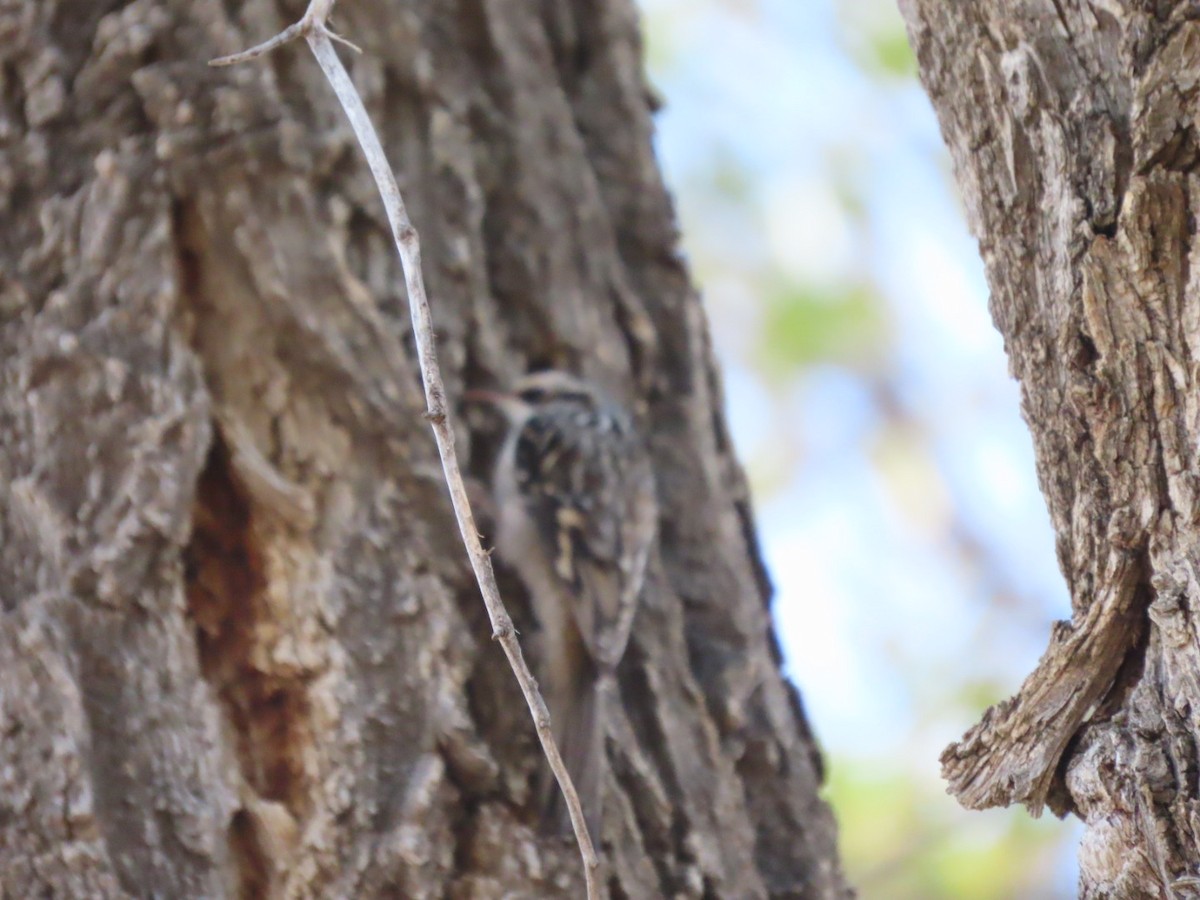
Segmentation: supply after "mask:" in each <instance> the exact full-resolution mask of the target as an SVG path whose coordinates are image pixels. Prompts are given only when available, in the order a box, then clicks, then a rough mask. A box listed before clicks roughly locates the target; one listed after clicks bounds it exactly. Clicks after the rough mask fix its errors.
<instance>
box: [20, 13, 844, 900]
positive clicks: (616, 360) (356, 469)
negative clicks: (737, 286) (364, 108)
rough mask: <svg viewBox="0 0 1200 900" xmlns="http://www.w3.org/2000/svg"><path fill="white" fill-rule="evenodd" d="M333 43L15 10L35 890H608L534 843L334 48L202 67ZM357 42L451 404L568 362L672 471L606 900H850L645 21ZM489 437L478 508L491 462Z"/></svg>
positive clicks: (375, 16)
mask: <svg viewBox="0 0 1200 900" xmlns="http://www.w3.org/2000/svg"><path fill="white" fill-rule="evenodd" d="M303 7H304V3H303V2H300V0H295V2H286V3H283V2H279V3H277V2H271V0H248V2H245V3H223V2H220V0H134V2H131V3H121V2H111V0H110V2H92V0H88V2H67V0H24V2H19V0H18V2H12V0H7V2H0V216H2V220H3V228H2V229H0V601H2V604H0V734H2V738H0V894H3V895H4V896H11V897H33V896H55V897H88V898H92V897H120V896H136V897H150V896H157V897H172V898H174V897H179V898H183V897H232V896H241V897H262V896H280V897H282V896H289V897H366V898H369V897H382V896H397V897H413V898H415V897H433V896H450V897H463V898H468V897H479V898H494V897H501V896H504V897H541V896H552V895H568V896H579V895H580V894H581V884H582V880H581V873H580V865H579V860H578V856H577V851H576V849H575V847H574V845H573V844H571V843H569V842H562V843H560V842H552V841H547V840H544V839H541V838H539V837H538V836H537V833H536V824H537V823H536V822H535V821H534V820H533V812H532V810H531V808H530V805H531V804H530V800H531V797H530V784H531V781H532V779H533V777H534V775H535V773H536V772H537V770H538V768H539V767H540V766H541V765H543V763H542V761H541V759H540V756H539V753H538V751H537V748H536V743H535V740H534V736H533V728H532V725H531V723H530V722H529V721H528V715H527V712H526V710H525V708H524V705H523V704H522V702H521V699H520V695H519V693H518V690H517V687H516V684H515V682H514V680H513V677H512V675H511V673H510V672H509V670H508V668H507V666H506V665H505V663H504V660H503V658H502V656H501V654H500V652H499V649H498V648H497V647H496V646H494V645H493V644H492V643H491V642H490V641H489V639H488V635H489V628H488V625H487V623H486V619H485V618H484V613H483V608H482V605H481V603H480V601H479V598H478V594H477V589H476V587H475V584H474V581H473V580H472V578H471V575H470V572H469V569H468V568H467V565H466V562H465V557H464V554H463V552H462V550H461V547H460V545H459V541H458V537H457V534H456V531H455V526H454V523H453V520H452V518H451V515H450V509H449V505H448V500H447V497H446V494H445V490H444V486H443V484H442V481H441V474H440V470H439V468H438V464H437V458H436V453H435V450H434V445H433V441H432V438H431V435H430V432H429V427H428V424H427V423H426V422H425V421H424V420H423V419H422V416H421V410H422V408H423V405H422V400H421V397H420V393H419V390H418V380H417V372H416V367H415V364H414V360H413V353H412V348H411V338H410V334H409V326H408V324H407V317H406V314H405V298H404V296H403V287H402V285H403V279H402V277H401V274H400V271H399V264H398V261H397V259H396V258H395V256H394V252H393V249H392V247H391V240H390V237H389V232H388V228H387V225H386V223H385V221H384V219H383V212H382V210H381V208H380V205H379V202H378V199H377V197H376V195H375V188H374V186H373V184H372V183H371V181H370V179H369V176H368V175H367V172H366V168H365V165H364V164H363V162H362V160H361V157H360V155H359V152H358V150H357V148H356V146H355V145H354V142H353V139H352V137H351V134H350V131H349V128H348V126H347V125H346V124H345V122H344V120H343V117H342V114H341V112H340V110H339V109H338V107H337V105H336V103H335V101H334V99H333V97H332V94H331V92H330V90H329V88H328V86H327V85H326V84H325V83H324V81H323V80H322V78H321V75H320V72H319V70H318V68H317V66H316V64H315V63H314V62H313V61H312V60H311V59H310V58H309V57H308V54H307V50H306V49H305V48H304V47H303V46H302V45H299V46H293V47H291V48H287V49H284V50H282V51H279V52H277V53H276V54H274V55H272V56H271V57H269V58H268V59H266V60H264V61H260V62H258V63H255V64H252V65H246V66H242V67H239V68H236V69H233V70H223V71H214V70H211V69H208V68H207V67H206V66H205V62H206V60H208V59H210V58H212V57H214V56H218V55H220V54H222V53H228V52H233V51H236V50H239V49H242V48H243V47H246V46H249V45H250V44H251V43H254V42H255V41H257V40H259V39H262V38H265V37H267V36H269V35H271V34H274V33H275V32H277V31H278V30H279V29H280V28H281V27H282V26H284V25H286V24H287V23H288V22H290V21H293V20H294V19H296V18H297V17H298V16H299V14H300V13H301V12H302V11H303ZM338 25H339V27H340V29H341V30H342V31H344V32H345V33H346V34H347V35H348V36H350V37H352V38H353V39H354V40H355V41H357V42H358V43H360V44H361V45H362V46H363V47H364V49H365V50H366V54H365V55H364V56H362V57H355V58H353V59H352V60H350V64H351V67H352V73H353V76H354V78H355V80H356V82H357V83H358V85H359V87H360V89H361V90H362V92H363V93H364V96H365V98H366V100H367V103H368V106H369V108H370V109H371V111H372V114H373V115H374V116H375V118H376V121H377V123H378V124H379V125H380V127H381V131H382V134H383V137H384V142H385V144H386V145H387V148H388V151H389V152H390V153H391V154H392V157H393V162H394V165H395V167H396V169H397V170H398V172H399V173H400V176H401V180H402V187H403V188H404V190H405V194H406V199H407V200H408V203H409V206H410V208H411V211H412V214H413V219H414V221H415V223H416V225H417V227H418V228H419V229H420V230H421V233H422V238H423V242H424V247H425V268H426V276H427V279H428V282H429V285H430V289H431V293H432V296H433V298H434V303H435V316H436V317H437V326H438V329H439V335H440V349H441V355H442V361H443V366H444V369H445V372H446V375H447V379H448V382H449V386H450V388H451V391H452V394H454V395H455V396H461V392H462V391H463V390H464V389H465V388H467V387H481V386H492V385H496V384H501V385H502V384H505V383H508V382H510V381H511V380H512V379H513V378H514V377H515V376H516V375H518V374H519V373H521V372H523V371H525V370H526V369H528V368H530V367H535V366H545V365H559V366H565V367H569V368H574V369H577V370H581V371H584V372H586V373H587V374H588V375H590V376H591V377H594V378H597V379H600V380H603V381H605V382H607V383H608V384H610V386H612V388H613V389H614V390H616V391H618V392H619V393H620V394H621V395H622V396H623V397H624V398H625V399H626V400H628V401H629V402H630V403H631V405H632V406H633V407H634V408H635V409H636V410H637V412H638V415H639V418H640V420H641V421H642V422H643V423H644V426H645V428H646V431H647V434H648V437H649V442H650V444H651V446H652V451H653V455H654V459H655V464H656V469H657V476H658V486H659V492H660V495H661V503H662V507H663V516H662V523H661V536H660V544H659V547H658V549H657V551H656V554H655V557H654V560H653V563H652V567H651V574H650V577H649V580H650V584H649V587H648V589H647V591H646V594H645V598H644V602H643V608H642V610H641V612H640V614H639V617H638V620H637V623H636V627H635V634H634V638H633V641H632V645H631V648H630V650H629V652H628V655H627V657H626V659H625V662H624V664H623V666H622V670H621V683H620V696H621V701H622V702H621V706H622V713H621V715H620V716H619V717H618V720H617V721H616V722H615V723H614V726H613V729H612V734H611V736H610V741H609V756H610V759H611V762H612V771H613V774H612V777H611V778H610V781H609V784H608V786H607V791H608V793H607V796H608V802H607V809H608V810H609V812H610V814H609V815H608V816H607V817H606V822H605V828H604V835H603V837H604V844H605V847H606V850H607V852H608V859H609V861H610V866H609V870H608V876H607V887H608V889H609V891H610V892H611V894H612V896H614V897H629V898H638V900H640V898H649V897H657V896H677V897H697V898H698V897H737V898H741V897H768V896H772V897H814V898H817V897H819V898H826V897H843V896H847V895H848V894H849V892H848V890H847V888H846V887H845V885H844V881H843V878H842V875H841V873H840V870H839V867H838V863H837V860H836V854H835V848H834V825H833V821H832V817H831V816H830V813H829V811H828V809H827V808H826V807H825V805H824V804H823V803H822V802H821V801H820V800H819V799H818V796H817V790H818V787H819V785H820V782H821V777H822V773H821V761H820V757H819V754H818V752H817V750H816V748H815V745H814V741H813V738H812V736H811V734H810V733H809V731H808V728H807V725H806V722H805V718H804V713H803V711H802V709H801V707H800V704H799V701H798V698H797V696H796V695H795V693H794V691H793V690H792V689H791V688H790V687H789V686H788V685H787V684H786V683H785V682H784V680H783V679H782V678H781V676H780V673H779V658H778V653H777V649H776V646H775V643H774V640H773V638H772V635H771V632H770V626H769V621H768V615H767V605H766V601H767V598H768V593H769V590H768V586H767V584H766V581H765V579H764V577H763V573H762V570H761V566H760V564H759V561H758V551H757V548H756V546H755V539H754V530H753V526H752V523H751V517H750V511H749V505H748V501H747V496H746V487H745V483H744V481H743V479H742V475H741V473H740V470H739V469H738V466H737V464H736V462H735V461H734V459H733V457H732V452H731V449H730V444H729V438H728V434H727V431H726V427H725V423H724V420H723V418H722V416H721V414H720V411H719V409H720V385H719V380H718V377H717V374H716V370H715V367H714V364H713V360H712V356H711V350H710V346H709V341H708V337H707V334H706V330H705V329H706V325H705V321H704V317H703V314H702V312H701V308H700V305H699V303H698V301H697V298H696V296H695V293H694V291H693V290H692V288H691V286H690V284H689V281H688V276H687V272H686V269H685V267H684V265H683V263H682V261H681V259H680V257H679V253H678V247H677V242H678V238H677V234H676V231H675V224H674V218H673V213H672V209H671V205H670V202H669V198H668V197H667V195H666V193H665V191H664V189H663V186H662V182H661V178H660V175H659V173H658V170H657V167H656V164H655V160H654V157H653V153H652V150H651V144H650V132H651V127H652V126H651V109H652V101H651V100H650V94H649V91H648V88H647V86H646V84H645V82H644V79H643V76H642V74H641V63H640V52H641V48H640V43H639V38H638V33H637V23H636V18H635V14H634V10H633V8H632V6H631V3H630V2H629V0H606V2H603V3H597V2H592V0H587V2H579V0H542V2H539V3H530V2H527V0H454V2H445V0H437V2H429V0H424V2H400V0H392V2H385V0H354V2H349V0H345V2H343V4H342V8H340V9H339V10H338ZM458 421H459V424H460V433H459V435H458V440H459V446H460V451H461V452H463V453H465V454H468V455H469V459H470V461H471V466H472V470H473V471H474V472H475V474H476V476H477V477H482V476H483V475H484V473H485V472H486V467H487V465H488V462H489V457H490V454H491V453H492V452H493V451H494V445H495V439H496V435H495V434H494V433H491V432H490V431H489V429H488V427H487V423H486V422H474V423H472V422H469V421H468V420H467V419H464V418H462V417H460V418H459V420H458ZM468 424H473V425H474V431H473V432H472V433H469V432H468V430H467V425H468ZM501 576H502V588H504V590H505V594H506V597H507V598H508V600H509V603H510V605H511V606H512V607H513V608H514V612H515V614H516V616H517V618H518V625H519V626H522V625H523V626H524V627H523V631H525V632H526V634H527V635H528V637H527V640H529V641H532V640H533V639H534V638H535V636H536V626H535V623H533V622H532V621H530V616H529V612H528V609H527V607H526V606H525V605H524V597H523V594H522V586H521V585H520V584H519V583H518V582H517V581H516V580H515V579H514V578H513V577H512V576H511V574H509V575H508V577H507V578H505V577H504V573H503V571H501ZM534 650H536V648H534Z"/></svg>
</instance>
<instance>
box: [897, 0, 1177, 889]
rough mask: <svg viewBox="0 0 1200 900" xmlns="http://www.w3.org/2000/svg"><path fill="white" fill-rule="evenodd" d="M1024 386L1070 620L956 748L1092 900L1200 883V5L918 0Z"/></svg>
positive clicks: (982, 800)
mask: <svg viewBox="0 0 1200 900" xmlns="http://www.w3.org/2000/svg"><path fill="white" fill-rule="evenodd" d="M901 8H902V12H903V13H904V15H905V17H906V19H907V21H908V25H909V32H910V38H911V40H912V44H913V46H914V48H915V49H916V52H917V57H918V60H919V64H920V69H921V75H922V79H923V80H924V83H925V86H926V88H927V89H928V91H929V94H930V96H931V97H932V99H933V103H934V106H935V107H936V109H937V112H938V115H939V117H940V120H941V125H942V131H943V134H944V136H945V139H946V142H947V143H948V144H949V146H950V151H951V154H952V156H953V158H954V163H955V171H956V174H957V176H958V181H959V184H960V186H961V187H962V191H963V195H964V200H965V205H966V208H967V215H968V217H969V219H970V222H971V226H972V229H973V231H974V232H975V234H976V236H977V237H978V239H979V245H980V251H981V253H982V254H983V259H984V261H985V263H986V265H987V272H988V279H989V283H990V285H991V293H992V296H991V308H992V314H993V316H994V318H995V321H996V325H997V326H998V327H999V329H1000V331H1001V332H1002V333H1003V335H1004V339H1005V344H1006V347H1007V349H1008V354H1009V358H1010V362H1011V366H1012V371H1013V373H1014V375H1015V376H1016V377H1017V378H1018V379H1019V380H1020V383H1021V388H1022V398H1023V408H1024V412H1025V417H1026V419H1027V420H1028V422H1029V426H1030V429H1031V430H1032V432H1033V438H1034V444H1035V447H1036V450H1037V460H1038V475H1039V478H1040V480H1041V485H1042V491H1043V493H1044V494H1045V495H1046V501H1047V503H1048V505H1049V508H1050V515H1051V518H1052V520H1053V523H1054V527H1055V530H1056V531H1057V535H1058V542H1057V549H1058V559H1059V563H1060V565H1061V567H1062V570H1063V573H1064V575H1065V576H1066V579H1067V583H1068V585H1069V587H1070V591H1071V597H1072V607H1073V616H1072V619H1071V621H1070V622H1069V623H1060V624H1059V625H1058V626H1057V627H1056V628H1055V630H1054V632H1053V634H1052V635H1051V637H1050V645H1049V648H1048V649H1047V651H1046V653H1045V655H1044V656H1043V658H1042V660H1041V662H1040V663H1039V665H1038V667H1037V669H1036V670H1035V671H1034V672H1033V673H1032V674H1031V675H1030V676H1029V678H1028V679H1027V680H1026V681H1025V683H1024V685H1023V686H1022V688H1021V690H1020V692H1019V694H1018V695H1017V696H1016V697H1015V698H1013V699H1011V700H1008V701H1006V702H1004V703H1002V704H1000V705H999V706H997V707H995V708H994V709H992V710H990V711H989V712H988V713H987V715H986V716H985V717H984V719H983V721H982V722H981V723H980V724H978V725H977V726H975V728H974V729H972V730H971V731H970V732H969V733H968V734H967V736H966V737H965V738H964V739H963V740H962V741H961V742H960V743H958V744H956V745H954V746H952V747H951V748H949V749H948V750H947V751H946V753H945V755H944V756H943V764H944V767H945V774H946V776H947V778H948V779H949V781H950V784H951V790H952V791H953V792H954V793H955V794H957V796H958V797H959V799H960V800H961V801H962V802H963V803H964V804H966V805H967V806H969V807H975V808H978V807H986V806H997V805H1007V804H1010V803H1024V804H1025V805H1026V806H1028V807H1029V808H1030V809H1031V810H1032V811H1034V812H1035V813H1036V812H1038V811H1040V810H1041V809H1042V807H1043V806H1044V805H1048V806H1049V807H1050V808H1051V809H1052V810H1053V811H1054V812H1055V813H1057V814H1059V815H1065V814H1067V813H1073V814H1075V815H1078V816H1079V817H1080V818H1081V819H1083V820H1084V821H1085V822H1086V823H1087V830H1086V833H1085V836H1084V839H1083V844H1082V846H1081V849H1080V854H1079V856H1080V867H1081V876H1080V877H1081V885H1080V890H1081V894H1082V895H1083V896H1085V897H1120V898H1131V897H1153V898H1159V897H1172V896H1177V897H1178V896H1194V895H1195V890H1196V889H1195V885H1196V884H1200V881H1193V880H1191V879H1192V878H1193V876H1196V875H1200V782H1198V776H1200V749H1198V747H1200V745H1198V744H1197V738H1198V736H1200V634H1198V633H1197V627H1198V626H1197V622H1200V521H1198V516H1200V507H1198V501H1200V470H1198V468H1197V440H1198V438H1200V383H1198V380H1197V379H1198V376H1200V267H1197V266H1196V265H1194V260H1193V259H1192V255H1193V254H1194V253H1198V252H1200V236H1198V234H1197V221H1198V219H1200V180H1198V177H1197V172H1200V145H1198V144H1197V134H1200V131H1198V130H1197V126H1198V125H1200V120H1198V119H1197V116H1198V115H1200V19H1198V16H1200V11H1198V10H1197V7H1196V5H1195V4H1192V3H1183V2H1179V3H1170V2H1151V0H1114V2H1103V3H1101V2H1082V0H1056V2H1053V3H1049V2H1045V0H1017V2H1014V0H987V2H980V3H946V2H943V0H902V2H901Z"/></svg>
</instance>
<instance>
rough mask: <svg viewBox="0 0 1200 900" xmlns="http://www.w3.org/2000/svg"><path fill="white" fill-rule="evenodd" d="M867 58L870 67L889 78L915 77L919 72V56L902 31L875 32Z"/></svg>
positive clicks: (871, 38)
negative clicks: (915, 53) (914, 53)
mask: <svg viewBox="0 0 1200 900" xmlns="http://www.w3.org/2000/svg"><path fill="white" fill-rule="evenodd" d="M868 49H869V51H870V52H869V54H868V56H867V59H866V60H865V61H866V62H867V64H868V66H869V68H870V69H872V70H874V71H875V72H877V73H879V74H881V75H886V76H888V77H889V78H904V79H909V78H913V77H914V76H915V75H916V73H917V58H916V57H915V56H914V55H913V52H912V48H911V47H910V46H909V45H908V36H907V35H906V34H905V33H904V32H903V31H902V30H897V31H890V30H889V31H886V32H879V33H877V34H873V35H871V37H870V44H869V45H868Z"/></svg>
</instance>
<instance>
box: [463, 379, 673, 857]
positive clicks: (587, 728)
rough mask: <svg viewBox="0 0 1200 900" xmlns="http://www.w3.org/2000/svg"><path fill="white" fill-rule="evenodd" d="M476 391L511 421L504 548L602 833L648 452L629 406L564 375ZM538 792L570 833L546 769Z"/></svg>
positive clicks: (564, 738) (648, 515)
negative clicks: (522, 589) (610, 730)
mask: <svg viewBox="0 0 1200 900" xmlns="http://www.w3.org/2000/svg"><path fill="white" fill-rule="evenodd" d="M472 394H474V395H475V397H476V398H478V399H486V400H489V401H491V402H492V403H493V404H494V405H495V406H496V407H498V408H499V410H500V411H501V412H502V413H503V415H504V417H505V419H506V420H507V424H508V432H507V435H506V437H505V438H504V441H503V444H502V446H501V449H500V451H499V453H498V455H497V459H496V464H495V473H494V479H493V494H494V502H495V508H496V535H495V542H496V549H497V551H498V552H499V554H500V558H501V560H503V561H504V562H505V563H506V564H507V565H508V566H509V567H511V568H512V569H514V570H515V571H516V572H517V574H518V575H519V576H520V578H521V580H522V581H523V582H524V583H525V586H526V588H527V590H528V591H529V596H530V602H531V606H532V608H533V613H534V616H535V617H536V619H537V621H538V624H539V626H540V636H539V639H538V648H539V651H540V652H539V653H537V654H536V657H537V659H536V661H537V662H538V665H537V673H538V677H539V680H540V682H541V685H542V688H543V693H544V696H545V700H546V705H547V707H548V709H549V712H550V721H551V732H552V733H553V735H554V738H555V743H557V744H558V747H559V751H560V752H561V753H562V756H563V761H564V763H565V764H566V767H567V772H568V773H569V774H570V776H571V780H572V782H573V783H574V785H575V789H576V791H577V792H578V794H579V799H580V804H581V806H582V807H583V812H584V818H585V821H586V823H587V827H588V831H589V833H590V834H591V835H592V836H593V838H594V839H595V840H599V835H600V827H601V824H602V815H603V811H602V808H601V803H602V788H603V783H604V777H605V771H606V757H605V747H604V740H605V734H606V730H607V715H608V709H609V706H610V704H611V703H612V702H613V700H614V697H615V679H616V671H617V666H618V664H619V663H620V662H621V658H622V657H623V656H624V654H625V648H626V645H627V644H628V643H629V633H630V629H631V627H632V625H633V620H634V615H635V613H636V611H637V607H638V602H639V598H640V595H641V592H642V588H643V584H644V582H645V577H646V568H647V561H648V559H649V556H650V550H651V546H652V544H653V543H654V540H655V536H656V533H657V522H658V507H657V500H656V490H655V479H654V471H653V467H652V465H651V460H650V455H649V452H648V450H647V448H646V446H645V444H644V443H643V441H642V439H641V436H640V434H639V433H638V430H637V428H636V426H635V423H634V420H633V418H632V417H631V416H630V415H629V413H628V412H627V411H626V410H625V409H624V408H623V407H621V406H620V405H619V404H617V403H614V402H613V401H612V400H611V399H609V398H608V396H607V395H606V394H605V393H604V392H603V391H602V390H601V389H599V388H598V387H597V386H596V385H594V384H592V383H591V382H589V381H587V380H585V379H583V378H580V377H578V376H575V375H572V374H570V373H568V372H564V371H560V370H547V371H540V372H534V373H532V374H529V375H525V376H523V377H522V378H520V379H518V381H517V382H516V384H515V385H514V386H513V389H512V390H511V392H507V393H496V392H491V391H474V392H472ZM538 797H539V802H540V805H541V810H542V817H543V818H542V822H543V824H544V826H545V827H546V829H547V830H550V831H552V832H553V831H557V832H558V833H561V834H569V833H570V827H571V825H570V817H569V813H568V811H567V807H566V802H565V800H564V798H563V796H562V792H561V791H560V790H559V788H558V786H557V783H556V782H555V780H554V779H553V777H550V773H549V772H548V771H546V772H545V773H544V774H543V777H542V783H541V786H540V788H539V790H538Z"/></svg>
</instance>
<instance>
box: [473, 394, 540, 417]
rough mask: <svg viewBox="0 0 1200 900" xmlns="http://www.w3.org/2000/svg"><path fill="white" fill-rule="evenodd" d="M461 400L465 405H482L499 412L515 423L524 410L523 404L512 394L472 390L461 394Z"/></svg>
mask: <svg viewBox="0 0 1200 900" xmlns="http://www.w3.org/2000/svg"><path fill="white" fill-rule="evenodd" d="M463 400H464V401H465V402H467V403H482V404H485V405H487V406H490V407H492V408H493V409H496V410H499V411H500V413H501V414H503V415H504V416H505V417H506V418H508V419H509V420H511V421H516V420H517V419H518V418H520V415H521V413H522V412H524V410H525V403H524V402H523V401H522V400H521V399H520V398H519V397H516V396H514V395H513V394H506V393H504V392H503V391H492V390H487V389H472V390H469V391H464V392H463Z"/></svg>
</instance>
